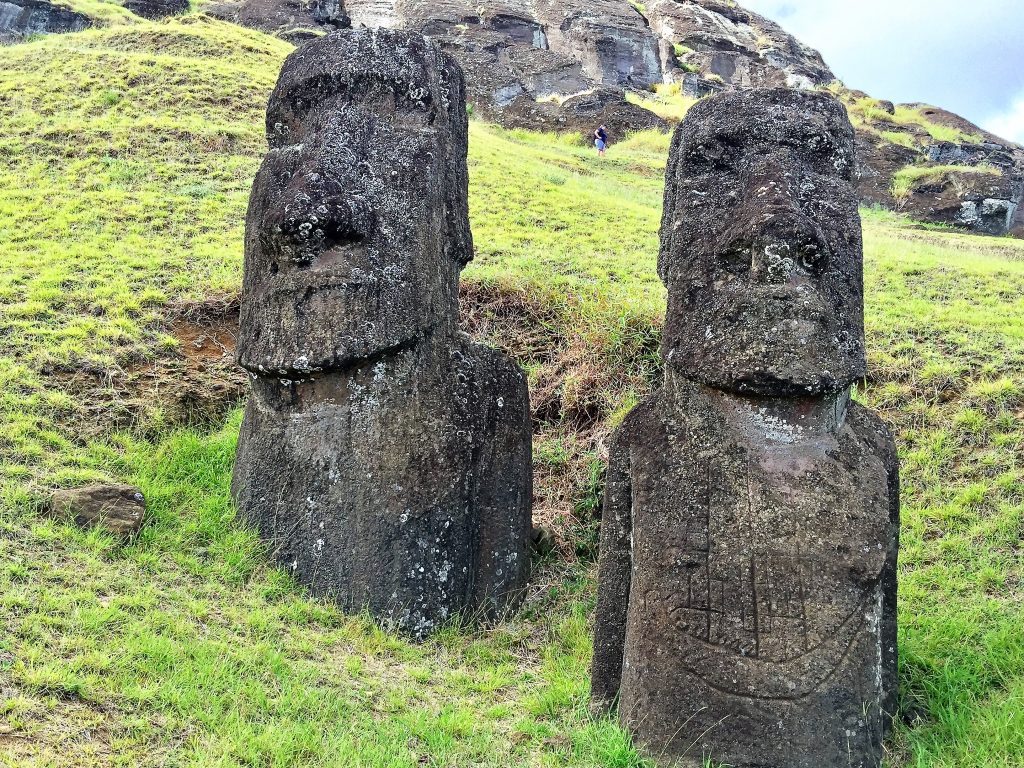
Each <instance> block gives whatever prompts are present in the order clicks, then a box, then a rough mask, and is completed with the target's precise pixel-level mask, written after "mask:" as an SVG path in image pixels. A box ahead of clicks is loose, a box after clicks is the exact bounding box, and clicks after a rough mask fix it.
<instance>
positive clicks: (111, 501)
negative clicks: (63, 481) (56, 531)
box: [47, 484, 146, 539]
mask: <svg viewBox="0 0 1024 768" xmlns="http://www.w3.org/2000/svg"><path fill="white" fill-rule="evenodd" d="M47 512H48V513H49V515H50V516H51V517H54V518H58V519H73V520H74V521H75V524H76V525H79V526H81V527H83V528H92V527H99V528H103V529H105V530H107V531H109V532H110V533H112V534H114V535H115V536H118V537H120V538H122V539H126V538H130V537H131V536H134V535H135V534H137V533H138V532H139V529H140V528H142V522H143V519H144V517H145V514H146V497H145V496H143V495H142V491H140V490H139V489H138V488H136V487H134V486H131V485H117V484H96V485H87V486H85V487H83V488H71V489H66V490H59V491H54V492H53V495H52V496H51V497H50V501H49V504H48V507H47Z"/></svg>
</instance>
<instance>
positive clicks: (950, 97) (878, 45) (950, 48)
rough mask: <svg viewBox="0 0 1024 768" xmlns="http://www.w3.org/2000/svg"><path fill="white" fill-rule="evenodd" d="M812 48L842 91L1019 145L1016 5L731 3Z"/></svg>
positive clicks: (1021, 34)
mask: <svg viewBox="0 0 1024 768" xmlns="http://www.w3.org/2000/svg"><path fill="white" fill-rule="evenodd" d="M740 5H742V6H743V7H745V8H748V9H749V10H751V11H755V12H757V13H760V14H761V15H762V16H767V17H768V18H770V19H772V20H773V21H776V22H777V23H778V24H780V25H781V26H782V27H783V29H785V30H786V31H787V32H789V33H791V34H793V35H795V36H796V37H797V38H798V39H799V40H801V41H802V42H804V43H806V44H807V45H810V46H812V47H814V48H817V49H818V50H819V51H821V54H822V56H824V57H825V62H826V63H827V64H828V65H829V67H831V69H832V71H833V72H834V73H835V74H836V76H837V77H838V78H839V79H840V80H842V81H843V82H844V83H845V84H846V86H847V87H848V88H854V89H859V90H862V91H866V92H868V93H869V94H871V95H872V96H874V97H875V98H878V99H888V100H890V101H894V102H897V103H899V102H915V101H920V102H927V103H930V104H933V105H935V106H937V107H942V108H943V109H948V110H950V111H952V112H956V113H957V114H959V115H962V116H964V117H966V118H967V119H969V120H971V121H972V122H974V123H977V124H978V125H980V126H981V127H983V128H985V129H987V130H989V131H991V132H992V133H995V134H996V135H998V136H1002V137H1003V138H1006V139H1010V140H1011V141H1017V142H1020V143H1024V2H1022V1H1021V0H971V2H964V0H740Z"/></svg>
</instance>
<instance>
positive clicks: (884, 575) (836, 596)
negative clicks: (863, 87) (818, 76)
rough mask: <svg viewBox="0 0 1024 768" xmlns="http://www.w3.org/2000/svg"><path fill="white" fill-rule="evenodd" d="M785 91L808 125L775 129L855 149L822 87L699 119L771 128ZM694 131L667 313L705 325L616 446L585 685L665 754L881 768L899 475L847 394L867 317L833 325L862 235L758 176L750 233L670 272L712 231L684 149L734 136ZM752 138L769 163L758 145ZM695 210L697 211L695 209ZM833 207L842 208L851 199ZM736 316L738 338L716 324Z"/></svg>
mask: <svg viewBox="0 0 1024 768" xmlns="http://www.w3.org/2000/svg"><path fill="white" fill-rule="evenodd" d="M780 98H781V99H784V102H783V104H782V105H780V112H781V113H783V114H786V115H789V116H790V117H789V119H790V120H793V123H794V124H793V125H792V126H791V127H788V128H785V127H784V128H783V129H782V131H781V133H782V137H781V138H780V139H776V141H778V142H779V143H781V144H782V145H783V146H785V138H786V137H788V136H791V135H794V134H796V133H801V134H803V135H809V136H813V135H814V130H808V129H807V128H806V127H805V125H804V121H807V122H809V123H810V128H811V129H815V130H817V131H818V132H819V133H825V132H826V130H827V131H829V132H835V133H838V134H839V136H840V138H843V137H844V134H843V133H842V131H841V130H840V129H841V123H840V121H839V119H838V115H837V114H836V112H835V111H834V110H835V109H837V108H836V107H834V106H833V105H832V104H831V103H830V102H824V100H823V97H819V96H809V97H803V96H800V95H795V96H783V95H782V93H781V92H754V93H753V94H752V95H750V96H731V97H728V99H727V100H725V103H724V104H719V105H717V109H713V107H714V106H716V105H714V104H712V105H708V106H706V107H705V108H704V109H703V112H698V113H697V115H696V117H697V119H698V120H700V121H702V122H704V123H706V124H707V125H708V126H711V125H714V124H716V123H717V122H718V121H719V120H720V116H721V115H723V114H730V115H732V116H733V119H735V120H737V121H741V120H746V121H748V122H749V124H751V125H756V124H758V123H759V122H763V121H765V120H766V119H772V118H774V116H773V115H772V111H773V110H772V105H773V104H775V103H776V102H777V100H778V99H780ZM794 101H795V102H796V103H794ZM730 102H731V103H730ZM823 102H824V103H823ZM838 109H841V108H838ZM801 112H803V114H801ZM752 113H753V114H752ZM759 113H760V114H759ZM765 113H767V114H765ZM758 118H760V121H759V120H758ZM775 119H778V118H775ZM816 121H817V122H818V124H817V125H815V122H816ZM821 122H824V123H825V126H824V127H823V126H821ZM829 123H832V125H829ZM691 127H693V126H691ZM686 130H687V126H686V125H684V126H683V128H682V129H681V132H685V131H686ZM805 131H806V133H804V132H805ZM693 133H694V134H696V136H695V138H694V141H693V142H691V143H686V141H685V138H684V139H680V137H679V136H678V135H677V137H676V141H675V142H674V149H673V156H672V157H673V160H675V161H676V163H675V164H673V163H672V162H670V168H669V179H670V181H669V191H668V192H667V193H666V206H667V208H668V207H669V206H672V208H673V211H672V213H671V215H670V212H669V211H668V210H666V218H665V222H666V224H665V225H663V231H662V235H663V251H662V262H661V266H662V274H663V277H666V278H667V280H666V282H668V284H669V290H670V299H669V301H670V310H669V320H668V322H669V323H672V322H673V321H674V320H675V318H676V317H678V316H679V315H680V314H681V313H683V312H686V313H687V316H688V319H687V322H689V323H691V324H692V325H691V326H690V327H689V328H686V327H685V326H683V324H682V323H679V324H677V325H676V328H675V329H673V328H672V327H667V329H666V339H665V349H666V353H667V357H668V358H669V361H668V365H667V372H666V379H665V385H664V386H663V388H662V389H661V390H660V391H659V392H658V393H656V394H655V395H654V396H652V397H651V398H650V399H649V400H648V401H646V402H644V403H643V404H642V405H640V406H639V407H638V408H637V409H636V410H635V411H634V412H633V413H632V414H630V416H629V417H628V418H627V419H626V421H625V423H624V424H623V426H622V427H621V428H620V430H619V431H618V432H617V433H616V435H615V437H614V440H613V444H612V449H611V455H610V465H609V475H608V489H607V492H606V500H605V515H604V522H603V528H602V552H601V565H600V582H601V583H600V596H599V604H598V611H597V617H596V622H597V627H596V636H595V661H594V679H593V693H594V696H595V699H596V700H598V701H599V702H605V703H607V702H609V701H610V700H612V699H613V698H614V697H615V696H618V706H619V713H620V717H621V719H622V721H623V723H624V725H626V726H627V727H629V728H630V729H631V730H632V731H633V732H634V733H635V735H636V737H637V739H638V741H639V742H640V743H642V744H643V745H644V746H646V747H647V748H648V749H649V751H650V752H651V753H652V754H654V755H661V756H663V758H664V760H665V761H666V763H667V764H674V763H672V761H673V760H681V761H682V765H693V766H702V765H703V764H704V763H703V759H704V758H705V757H709V758H710V759H711V760H712V762H722V763H725V764H728V765H732V766H735V768H833V767H836V768H838V766H843V768H868V767H869V766H870V767H871V768H877V766H878V765H879V764H880V761H881V755H882V748H881V742H882V738H883V735H884V733H885V731H886V728H887V718H888V715H889V713H891V712H892V706H893V703H894V701H893V693H894V690H895V661H896V648H895V643H896V635H895V564H896V542H897V529H898V481H897V465H896V457H895V451H894V449H893V446H892V439H891V437H890V436H889V433H888V431H887V430H886V429H885V427H884V425H882V424H881V422H880V421H879V420H878V419H877V417H875V416H874V415H873V414H872V413H870V412H869V411H867V410H865V409H864V408H862V407H861V406H859V405H857V404H855V403H851V402H850V401H849V394H848V386H849V378H848V377H849V376H851V375H852V374H853V373H855V372H856V370H857V365H858V362H857V360H858V356H859V355H860V354H862V352H861V351H860V350H861V349H862V347H859V344H858V339H859V337H860V333H861V332H860V331H859V327H858V325H859V324H858V323H857V322H850V321H849V319H848V318H847V319H844V318H843V317H839V318H838V319H836V318H835V316H834V315H833V316H830V315H829V313H828V312H827V306H828V304H827V303H826V302H828V301H829V300H831V301H833V304H832V306H833V307H834V306H836V304H841V305H844V306H845V307H847V312H848V313H857V312H859V303H858V300H857V297H856V296H855V295H853V294H854V293H855V292H856V291H857V290H859V252H856V253H852V254H851V253H849V252H850V251H856V250H857V249H858V248H859V232H852V234H853V235H855V237H854V238H851V241H847V240H846V239H845V238H844V237H843V232H842V231H841V230H840V228H839V227H836V228H835V230H834V231H833V232H831V238H835V239H831V240H830V236H829V235H825V234H824V233H821V234H819V232H816V231H815V229H816V228H817V227H820V225H821V224H822V223H824V224H828V222H822V221H821V220H820V219H819V220H818V221H815V217H813V216H808V215H807V214H806V212H805V211H804V210H803V209H802V208H801V206H800V205H799V204H794V205H792V206H791V207H790V208H789V209H788V210H787V208H786V205H785V202H786V201H785V195H784V194H778V193H777V194H775V195H766V194H765V193H764V192H762V193H761V194H758V192H759V191H760V190H763V189H765V188H766V187H767V186H768V184H767V180H765V179H761V180H760V183H759V184H758V186H757V187H754V188H753V189H752V190H750V189H747V192H748V193H749V192H753V197H752V199H753V201H754V202H753V203H752V204H751V207H752V208H753V209H754V210H755V211H757V210H758V209H760V211H761V213H760V215H752V216H750V218H749V219H748V220H747V221H746V222H743V221H739V222H737V220H736V219H735V218H734V219H733V220H732V222H731V224H732V225H733V226H735V227H736V229H734V230H733V231H732V232H722V233H720V234H719V235H718V237H719V238H720V239H719V240H718V244H717V245H716V244H715V243H714V240H712V241H710V242H711V243H712V245H711V248H712V253H714V254H715V255H714V256H713V258H712V259H711V262H712V265H711V267H710V268H708V269H707V270H702V269H700V267H699V266H698V267H695V266H694V265H693V264H692V263H691V264H689V265H680V264H678V263H677V259H676V258H674V257H676V256H678V253H677V252H674V250H673V249H674V248H675V247H679V246H680V245H682V244H681V243H678V242H676V243H674V242H673V239H672V235H671V234H669V235H668V237H666V229H665V228H664V227H665V226H667V227H668V228H669V231H670V233H671V232H679V227H677V222H680V221H682V225H683V226H685V225H687V224H689V225H690V226H692V227H694V229H699V225H700V224H701V221H700V220H699V218H698V219H697V220H693V221H687V219H686V216H685V215H683V216H680V215H679V209H678V208H676V203H677V200H678V198H676V197H675V194H676V192H677V191H678V190H679V189H694V188H695V186H696V185H694V187H689V186H688V185H687V184H685V183H679V184H676V185H673V180H672V179H673V173H674V172H675V171H676V170H677V169H678V168H679V166H681V165H682V166H684V167H685V164H686V161H685V160H680V156H685V153H686V152H687V151H689V152H691V153H694V152H698V153H699V152H700V151H703V150H698V149H697V147H702V148H706V147H714V149H713V150H712V151H714V152H715V153H716V154H717V152H718V147H717V146H715V145H714V142H715V141H716V140H717V141H722V145H723V146H726V145H728V144H729V142H728V141H723V140H722V139H723V137H722V136H721V135H715V134H714V133H713V132H711V129H710V128H706V127H704V126H702V125H701V124H698V125H697V126H696V127H695V128H694V131H693ZM741 138H742V136H737V135H733V136H732V139H733V141H732V144H731V145H732V147H733V151H735V152H736V155H735V158H734V161H735V163H736V166H735V167H737V168H739V169H740V170H739V171H738V172H737V176H738V177H739V178H740V179H742V183H741V184H737V186H738V187H740V189H739V190H728V191H727V192H726V193H725V194H726V196H729V192H732V191H736V196H737V197H740V196H741V195H742V192H743V184H745V183H749V182H750V181H752V180H753V179H752V176H756V174H751V173H749V168H748V169H746V170H744V169H743V168H744V160H743V154H744V149H743V144H742V142H741V141H740V140H739V139H741ZM750 143H751V147H750V149H751V150H753V151H752V155H754V157H755V158H758V159H755V160H754V163H757V162H759V161H760V160H759V158H762V157H764V155H765V154H766V153H765V152H764V149H765V147H764V146H763V145H761V146H758V142H757V141H751V142H750ZM769 149H770V148H769ZM691 157H692V155H691ZM836 159H840V158H839V157H837V158H836ZM833 162H834V161H833ZM833 173H834V172H833ZM785 174H789V179H790V180H792V183H793V184H794V186H796V187H797V188H798V189H799V188H800V187H801V186H806V185H809V184H813V183H814V181H815V179H814V178H812V177H813V176H814V175H815V174H813V173H812V174H807V173H806V167H805V166H802V165H800V164H795V165H792V166H791V167H789V168H788V169H787V170H786V171H784V172H783V174H782V176H781V180H782V183H783V184H785V183H787V182H786V181H784V180H785V179H786V176H785ZM822 175H826V174H822ZM678 178H682V179H684V180H686V181H688V179H687V178H686V177H685V176H682V175H681V176H680V177H677V179H678ZM814 186H816V187H825V186H826V183H824V182H820V183H819V184H815V185H814ZM705 189H707V187H705ZM822 191H823V192H825V191H827V190H822ZM766 198H768V199H767V200H766ZM682 199H683V200H684V201H685V203H683V205H682V206H680V207H683V209H684V210H686V209H687V208H688V204H689V203H690V202H691V200H692V198H689V197H684V198H682ZM760 201H763V202H760ZM712 202H713V200H712ZM829 202H831V201H828V200H826V201H825V203H829ZM833 205H834V206H835V208H836V209H837V210H841V211H844V212H847V213H848V212H849V211H850V207H849V204H848V202H847V200H845V199H844V198H843V197H842V196H840V197H839V199H838V200H837V201H835V202H834V203H833ZM855 210H856V209H855V208H853V215H856V214H855ZM741 212H742V208H741ZM747 213H750V211H749V209H748V211H747ZM773 219H774V221H773ZM778 219H781V220H782V221H781V222H780V221H778ZM744 224H747V225H748V226H749V228H748V229H746V230H744V229H743V226H744ZM848 231H849V230H848ZM696 234H697V233H696V232H694V233H692V234H691V236H696ZM704 234H705V235H707V234H708V233H707V232H705V233H704ZM713 236H714V235H713ZM812 237H813V238H814V240H815V241H814V242H813V243H812V242H810V240H811V238H812ZM787 238H788V239H789V240H790V247H789V250H790V252H796V251H797V250H798V249H805V248H808V247H809V246H813V248H814V254H815V256H820V257H822V258H824V259H826V260H827V262H828V268H830V269H835V270H838V271H840V272H842V271H843V270H844V269H845V274H840V275H839V276H838V279H837V280H835V282H833V285H835V284H836V283H838V284H840V285H841V286H842V285H845V286H850V285H851V284H852V286H853V290H849V289H847V290H846V295H845V296H842V295H840V296H833V297H829V291H830V290H831V288H830V286H829V284H828V283H829V280H830V277H829V276H828V275H827V274H824V270H821V271H817V272H813V271H812V270H811V269H810V268H808V266H807V265H804V266H803V267H801V266H799V265H789V266H788V267H787V266H786V265H782V266H781V267H780V266H779V264H778V260H777V259H776V257H778V256H781V257H782V258H787V257H788V256H787V253H786V249H785V248H784V247H783V246H784V244H785V243H786V240H787ZM666 246H667V247H666ZM685 247H686V249H687V252H688V253H690V252H692V251H693V250H694V249H693V248H692V247H691V244H690V242H686V243H685ZM735 249H738V250H740V251H746V252H749V254H750V255H749V259H750V262H749V264H750V266H749V268H742V269H740V270H738V272H734V271H730V269H734V268H735V264H734V260H735V259H736V258H737V257H736V255H735V253H734V252H733V251H734V250H735ZM844 249H846V250H847V254H845V255H846V256H847V257H850V258H848V261H850V262H852V263H850V264H848V265H847V266H845V267H844V264H843V261H844V253H843V250H844ZM759 250H760V252H759ZM715 252H717V253H715ZM701 258H703V257H701ZM744 258H746V257H745V256H744ZM759 259H760V260H761V264H760V265H759V264H758V260H759ZM723 262H724V263H725V265H726V266H727V267H728V269H722V267H721V265H722V264H723ZM744 266H745V265H744ZM773 266H774V267H776V268H777V270H778V272H777V274H776V275H775V276H773V275H772V267H773ZM787 269H788V270H790V271H789V274H783V273H784V272H785V271H786V270H787ZM719 270H721V272H725V273H726V274H725V275H723V274H721V272H719ZM716 273H717V274H716ZM851 278H852V279H851ZM683 280H687V281H690V280H693V281H694V282H695V283H696V287H693V285H692V284H691V285H690V286H687V288H688V289H689V291H688V292H686V293H684V298H686V297H687V295H688V296H689V299H690V300H694V299H696V300H698V302H699V304H700V305H701V307H702V308H703V311H704V312H705V313H706V314H704V316H703V317H700V314H701V310H698V309H697V308H696V307H685V306H684V305H683V303H682V302H679V301H678V296H673V291H674V289H675V288H676V287H677V286H679V282H681V281H683ZM677 281H679V282H677ZM823 285H824V287H822V286H823ZM679 287H680V288H681V287H682V286H679ZM683 290H684V291H686V289H683ZM701 290H703V291H704V292H705V294H713V295H710V296H708V295H705V296H703V297H699V294H698V291H701ZM766 304H767V306H765V305H766ZM716 305H717V306H716ZM730 308H731V309H732V310H733V322H736V321H737V316H738V318H739V323H738V324H739V325H740V327H737V328H735V329H734V330H735V334H734V335H730V334H729V329H728V328H724V327H723V323H724V322H726V318H728V317H729V309H730ZM713 311H718V312H720V313H721V314H719V315H718V319H716V316H715V314H714V313H713ZM801 312H805V313H807V314H806V316H807V318H808V319H804V318H803V317H801V316H800V313H801ZM695 315H696V317H695ZM772 315H774V317H772ZM702 321H703V324H699V323H702ZM768 322H770V324H767V323H768ZM744 323H745V325H744ZM680 326H683V327H682V328H681V329H680ZM759 328H760V330H759ZM844 334H845V335H844ZM694 335H696V339H697V340H698V341H697V343H694V341H693V336H694ZM833 339H834V340H836V341H835V342H832V341H831V340H833ZM840 339H843V340H844V342H845V350H844V349H843V348H841V344H840V343H838V341H839V340H840ZM794 341H796V342H799V343H794ZM730 344H735V345H736V346H735V347H734V348H733V349H730ZM759 344H760V345H761V349H760V350H759V349H757V347H758V345H759ZM772 345H777V346H778V348H777V349H774V350H772V349H771V347H772ZM684 350H686V351H684ZM766 351H768V352H770V354H765V352H766ZM720 354H724V355H726V356H727V359H722V358H721V357H718V355H720ZM683 355H686V356H685V357H682V356H683ZM680 358H682V359H681V361H680ZM698 361H700V362H699V363H698ZM698 364H699V365H701V366H702V367H701V369H697V368H696V366H697V365H698ZM861 364H862V363H861Z"/></svg>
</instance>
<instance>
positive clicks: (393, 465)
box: [232, 29, 531, 637]
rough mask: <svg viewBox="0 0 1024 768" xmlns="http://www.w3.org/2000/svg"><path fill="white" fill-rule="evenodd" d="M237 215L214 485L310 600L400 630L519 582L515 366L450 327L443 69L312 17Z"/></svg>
mask: <svg viewBox="0 0 1024 768" xmlns="http://www.w3.org/2000/svg"><path fill="white" fill-rule="evenodd" d="M267 135H268V139H269V143H270V151H269V153H268V154H267V156H266V158H265V160H264V162H263V165H262V166H261V168H260V170H259V172H258V174H257V176H256V180H255V182H254V185H253V190H252V196H251V199H250V204H249V212H248V215H247V218H246V237H245V270H244V277H243V288H242V312H241V315H242V316H241V334H240V338H239V355H238V357H239V362H240V363H241V365H242V366H243V367H244V368H245V369H246V370H247V371H249V373H250V380H251V387H250V389H251V392H250V398H249V403H248V405H247V407H246V410H245V417H244V421H243V424H242V430H241V435H240V436H239V443H238V455H237V458H236V462H235V471H234V477H233V482H232V492H233V496H234V498H235V501H236V504H237V506H238V509H239V512H240V514H241V516H242V518H243V519H244V520H246V521H248V522H249V523H251V524H252V525H254V526H255V527H256V528H257V529H258V531H259V533H260V534H261V536H262V538H263V539H264V540H265V541H266V542H267V546H268V549H269V551H270V552H271V553H272V555H273V557H274V558H276V559H277V560H278V561H279V562H281V563H282V564H283V565H284V566H285V567H286V569H287V570H288V571H290V572H291V573H293V574H294V575H295V577H296V578H297V579H298V580H299V581H300V582H301V583H303V584H305V585H307V586H308V587H309V588H310V590H311V591H312V592H313V593H314V594H318V595H325V596H329V597H331V598H333V599H334V600H335V601H337V602H338V603H339V604H340V605H341V606H342V607H343V608H345V609H346V610H349V611H358V610H361V609H363V608H368V609H369V611H370V612H371V614H373V615H374V616H376V617H378V618H381V619H383V620H385V621H387V622H390V623H393V624H395V625H397V626H398V627H399V628H401V629H403V630H404V631H406V632H408V633H410V634H412V635H414V636H418V637H422V636H424V635H426V634H428V633H429V632H430V631H431V630H432V629H434V628H436V627H437V626H438V625H439V624H440V623H443V622H445V621H447V620H450V619H454V618H455V617H456V616H457V615H460V614H461V615H464V616H470V617H473V618H480V617H483V618H487V617H491V616H494V615H495V614H496V613H497V612H498V611H499V610H501V609H502V608H503V607H504V606H506V605H508V604H509V602H510V601H512V600H514V599H515V598H516V596H517V595H518V593H519V592H520V591H521V590H522V588H523V586H524V584H525V580H526V577H527V570H528V566H529V564H528V550H527V545H528V541H529V528H530V503H531V475H530V471H531V468H530V439H531V429H530V418H529V399H528V394H527V389H526V381H525V377H524V376H523V374H522V372H521V371H520V370H519V369H518V368H517V367H516V366H515V365H514V364H513V363H512V362H511V361H510V360H508V359H506V358H505V357H504V356H502V355H500V354H499V353H497V352H495V351H493V350H490V349H487V348H485V347H482V346H479V345H476V344H472V343H470V342H469V340H468V339H467V338H466V337H465V336H463V335H462V334H460V333H459V332H458V330H457V321H458V276H459V272H460V270H461V269H462V267H463V266H464V265H465V264H466V262H468V261H469V260H470V258H471V257H472V251H473V246H472V236H471V234H470V229H469V216H468V203H467V196H468V176H467V169H466V152H467V142H468V123H467V117H466V108H465V95H464V84H463V78H462V73H461V71H460V69H459V68H458V65H457V64H455V62H454V61H453V60H452V59H450V58H449V57H448V56H446V55H445V54H443V53H441V52H440V51H439V50H438V49H437V48H436V47H435V46H434V45H433V44H431V43H430V42H428V41H427V40H426V39H425V38H423V37H422V36H420V35H416V34H408V33H402V32H395V31H390V30H367V29H360V30H346V31H338V32H332V33H330V34H328V35H326V36H324V37H322V38H320V39H318V40H316V41H315V42H312V43H310V44H308V45H306V46H304V47H302V48H300V49H299V50H297V51H295V52H294V53H293V54H292V55H291V56H289V57H288V60H287V61H286V62H285V65H284V68H283V69H282V71H281V75H280V78H279V80H278V82H277V86H276V88H275V89H274V92H273V94H272V95H271V97H270V104H269V107H268V110H267Z"/></svg>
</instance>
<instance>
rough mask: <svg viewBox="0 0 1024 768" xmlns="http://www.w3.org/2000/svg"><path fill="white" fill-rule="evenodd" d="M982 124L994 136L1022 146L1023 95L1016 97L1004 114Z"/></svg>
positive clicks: (1023, 135)
mask: <svg viewBox="0 0 1024 768" xmlns="http://www.w3.org/2000/svg"><path fill="white" fill-rule="evenodd" d="M984 122H985V127H986V128H988V129H989V130H990V131H992V133H994V134H995V135H996V136H1000V137H1002V138H1004V139H1009V140H1010V141H1016V142H1017V143H1018V144H1024V93H1021V94H1020V95H1019V96H1018V97H1017V100H1016V101H1015V102H1014V103H1013V105H1012V106H1011V107H1010V108H1009V109H1008V110H1007V111H1006V112H1003V113H1002V114H998V115H994V116H993V117H991V118H989V119H987V120H985V121H984Z"/></svg>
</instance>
